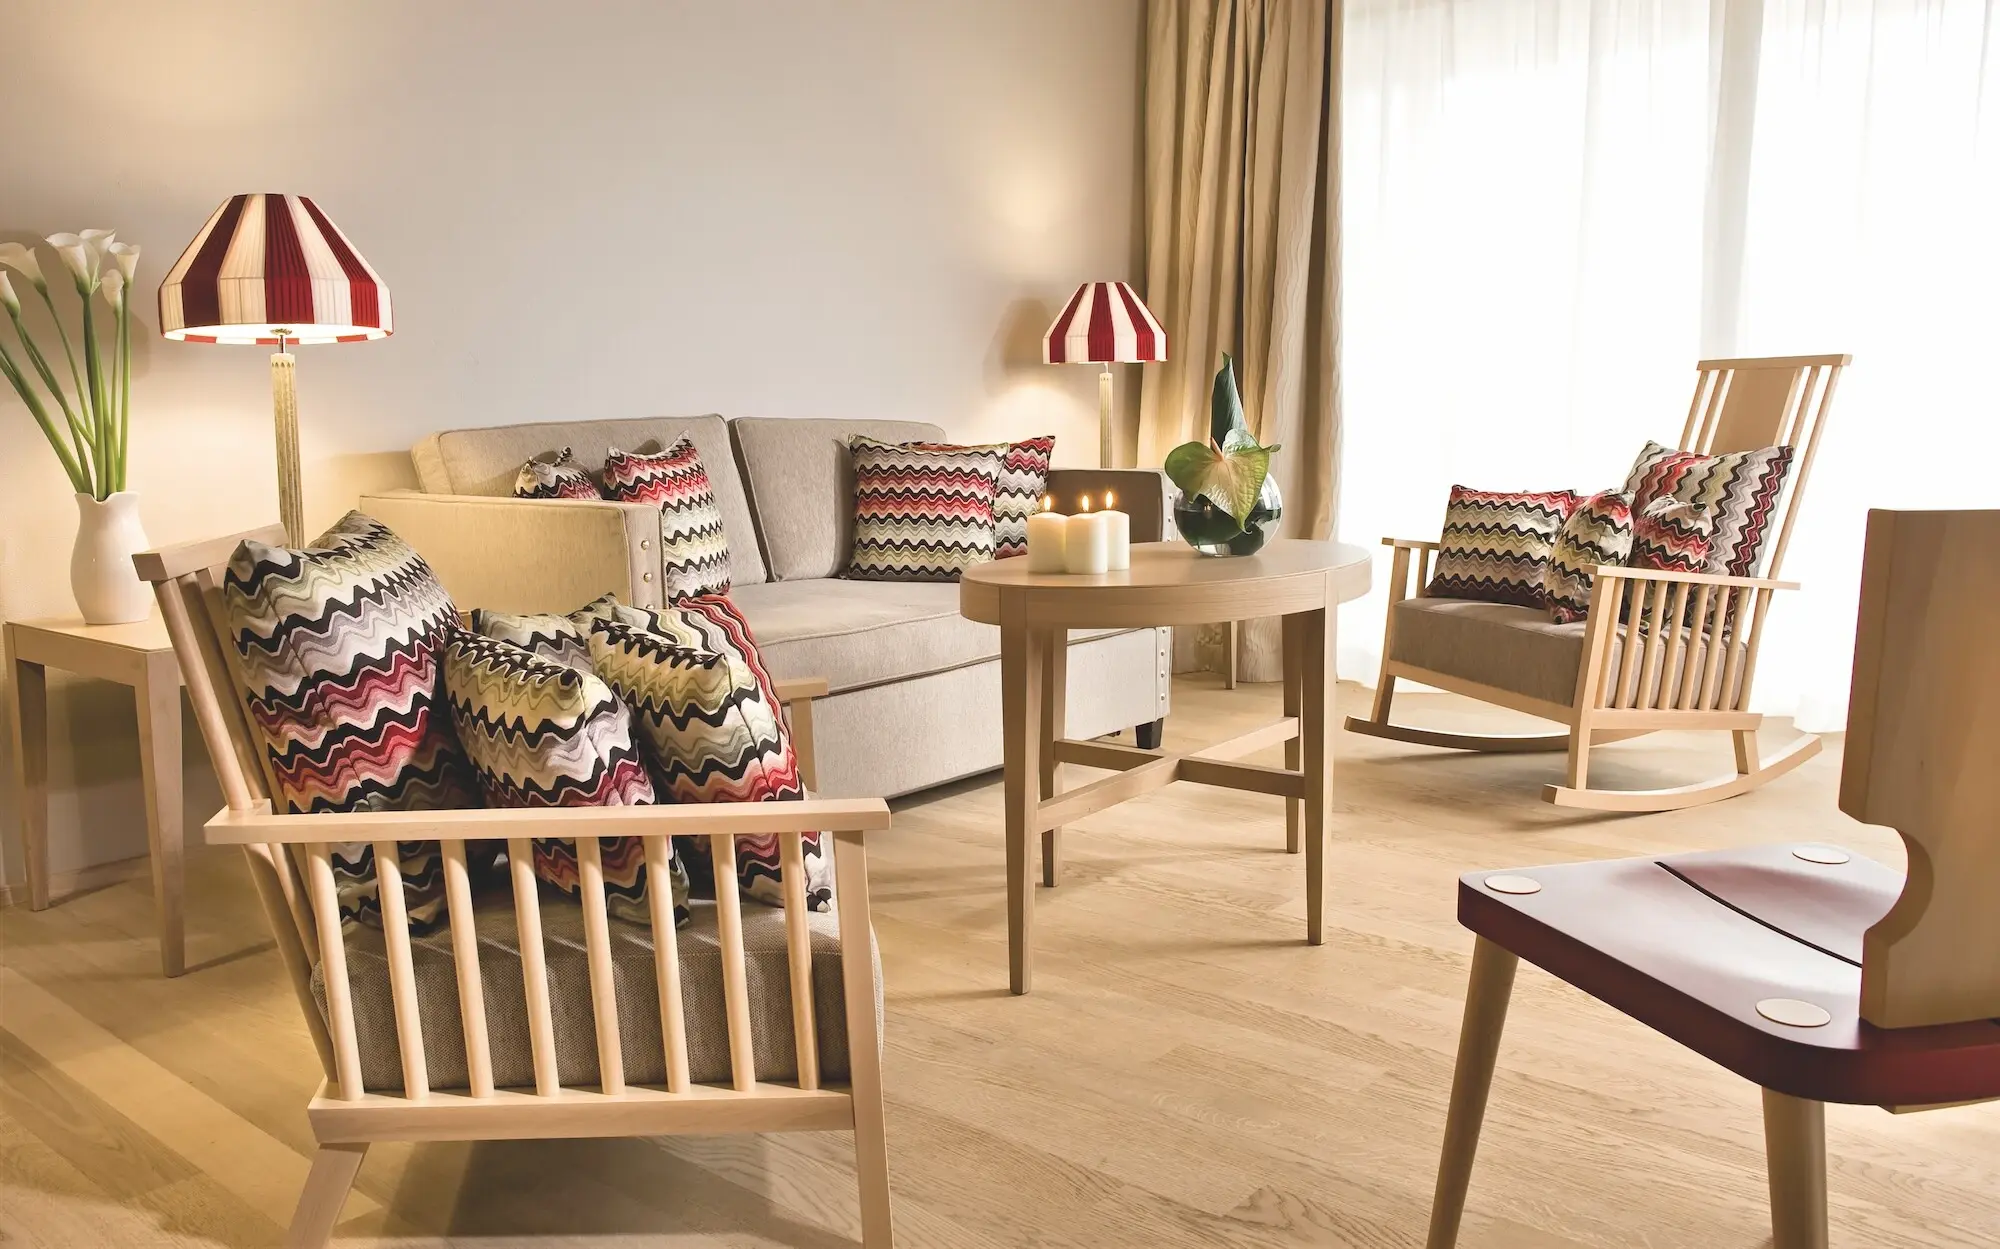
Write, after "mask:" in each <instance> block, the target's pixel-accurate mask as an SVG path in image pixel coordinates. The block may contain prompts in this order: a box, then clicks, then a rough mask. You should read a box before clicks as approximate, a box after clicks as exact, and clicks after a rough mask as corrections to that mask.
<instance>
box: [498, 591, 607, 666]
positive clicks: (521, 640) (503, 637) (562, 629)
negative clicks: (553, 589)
mask: <svg viewBox="0 0 2000 1249" xmlns="http://www.w3.org/2000/svg"><path fill="white" fill-rule="evenodd" d="M471 628H472V631H473V632H474V633H477V634H478V635H479V636H480V637H485V638H492V639H493V640H494V641H496V642H512V643H513V644H514V645H516V646H518V647H520V648H521V649H522V650H524V651H527V652H528V653H529V654H530V655H534V656H536V657H537V658H540V659H548V660H553V661H554V662H556V663H559V664H561V665H563V666H564V667H566V668H575V669H577V670H578V671H579V672H589V671H590V643H589V641H587V640H586V639H587V635H588V633H589V629H588V627H587V626H583V625H579V624H577V623H576V622H575V621H573V620H571V619H570V618H569V617H568V616H555V615H536V614H532V613H529V614H523V613H518V612H502V611H487V610H486V609H485V608H483V607H475V608H473V609H472V620H471Z"/></svg>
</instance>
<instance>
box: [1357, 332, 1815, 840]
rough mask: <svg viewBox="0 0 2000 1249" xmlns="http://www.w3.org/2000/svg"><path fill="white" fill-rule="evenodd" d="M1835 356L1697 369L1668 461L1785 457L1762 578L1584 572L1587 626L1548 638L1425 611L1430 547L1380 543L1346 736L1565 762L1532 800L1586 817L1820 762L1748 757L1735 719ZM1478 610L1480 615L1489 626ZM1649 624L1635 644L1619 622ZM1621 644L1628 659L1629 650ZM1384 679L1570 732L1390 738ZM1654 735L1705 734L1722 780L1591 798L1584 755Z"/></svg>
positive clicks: (1460, 614)
mask: <svg viewBox="0 0 2000 1249" xmlns="http://www.w3.org/2000/svg"><path fill="white" fill-rule="evenodd" d="M1850 358H1851V357H1848V356H1780V357H1771V358H1766V359H1744V360H1703V361H1701V362H1700V363H1699V364H1698V365H1697V366H1696V369H1697V373H1696V378H1695V388H1694V401H1693V403H1692V404H1690V405H1689V407H1688V417H1687V425H1686V427H1685V428H1684V429H1683V430H1682V433H1681V441H1680V446H1681V449H1683V450H1688V451H1699V452H1703V453H1705V454H1723V453H1726V452H1730V451H1743V450H1748V449H1752V448H1756V447H1767V446H1774V445H1783V446H1787V447H1792V448H1794V449H1795V452H1796V454H1795V457H1794V460H1793V464H1792V471H1791V478H1790V483H1789V486H1788V488H1787V489H1786V491H1785V492H1784V495H1783V497H1782V498H1781V499H1780V500H1779V502H1778V505H1777V509H1776V511H1775V512H1774V513H1773V515H1772V517H1771V525H1772V528H1773V529H1774V530H1775V532H1776V535H1777V536H1776V541H1775V543H1774V544H1773V546H1772V547H1771V548H1770V556H1769V559H1768V561H1767V562H1766V565H1765V567H1766V573H1765V575H1764V576H1761V577H1726V576H1713V575H1707V574H1699V573H1680V572H1655V571H1650V570H1647V569H1640V568H1627V567H1624V566H1622V565H1620V566H1603V567H1599V568H1597V569H1596V570H1595V580H1594V582H1593V585H1592V592H1591V600H1590V616H1589V619H1587V620H1584V621H1581V622H1578V623H1576V624H1570V625H1558V624H1554V623H1552V622H1550V620H1549V619H1548V616H1547V614H1546V613H1544V612H1541V611H1538V610H1537V609H1534V608H1525V607H1510V606H1507V605H1505V604H1470V605H1468V606H1469V607H1470V609H1471V610H1465V609H1462V608H1459V607H1458V606H1457V605H1458V604H1460V603H1461V602H1462V600H1442V599H1432V598H1429V597H1427V586H1428V585H1429V582H1430V579H1431V576H1430V574H1431V559H1432V555H1433V553H1434V552H1435V551H1436V550H1437V549H1438V544H1437V543H1435V542H1424V541H1417V540H1412V539H1404V538H1385V539H1383V544H1384V545H1385V546H1389V547H1393V548H1394V549H1395V552H1396V554H1395V562H1394V565H1393V569H1392V571H1391V573H1390V578H1389V616H1388V623H1387V626H1386V633H1385V636H1384V638H1383V643H1382V674H1381V677H1380V679H1379V680H1378V682H1377V683H1376V686H1375V705H1374V709H1373V711H1372V712H1371V714H1370V715H1369V716H1368V717H1367V718H1366V719H1364V718H1362V717H1360V716H1350V717H1348V719H1347V728H1348V730H1349V731H1350V732H1354V733H1367V734H1369V735H1370V736H1373V737H1386V738H1390V739H1392V740H1394V741H1401V742H1412V743H1415V744H1418V745H1424V746H1450V747H1455V748H1457V749H1460V750H1481V751H1557V750H1567V751H1568V752H1569V769H1568V775H1567V777H1566V778H1565V781H1564V783H1563V784H1561V785H1548V786H1545V787H1544V788H1543V790H1542V798H1543V800H1544V801H1547V802H1552V803H1554V804H1556V805H1557V806H1565V807H1591V808H1595V809H1597V810H1601V811H1667V810H1673V809H1675V808H1679V807H1691V806H1697V805H1700V804H1702V803H1706V802H1714V801H1716V800H1718V799H1722V798H1731V797H1734V796H1736V795H1737V794H1741V793H1747V792H1748V791H1750V790H1752V789H1755V788H1757V787H1758V786H1760V785H1762V784H1764V783H1765V782H1766V781H1769V780H1771V779H1772V778H1774V777H1777V776H1780V775H1782V774H1784V773H1786V772H1789V771H1790V770H1792V769H1793V768H1795V767H1797V766H1798V765H1799V764H1801V763H1803V762H1805V761H1806V760H1807V759H1810V758H1812V757H1813V756H1814V755H1816V754H1818V753H1819V748H1820V742H1819V738H1817V737H1815V736H1813V735H1811V734H1801V735H1800V736H1799V737H1798V738H1797V739H1796V740H1794V741H1793V742H1791V743H1790V744H1789V745H1787V746H1785V747H1784V748H1783V749H1781V750H1779V751H1778V752H1777V753H1776V754H1773V755H1770V756H1766V757H1763V758H1759V757H1758V753H1757V729H1758V726H1759V725H1761V724H1762V723H1763V717H1762V716H1761V715H1759V714H1757V713H1756V712H1753V711H1751V710H1750V692H1751V687H1752V683H1753V682H1754V680H1755V679H1756V675H1757V649H1758V645H1759V644H1760V642H1761V641H1762V639H1763V632H1764V619H1765V616H1766V615H1767V613H1769V611H1770V609H1771V601H1772V597H1773V595H1775V594H1776V593H1777V592H1778V591H1779V590H1794V589H1797V588H1798V586H1797V583H1795V582H1789V581H1780V580H1778V579H1777V578H1778V575H1779V569H1780V568H1781V567H1782V566H1783V564H1784V560H1785V547H1786V546H1787V544H1789V543H1790V541H1791V536H1792V525H1793V523H1794V522H1795V521H1796V520H1797V519H1798V513H1799V503H1800V500H1801V499H1803V497H1804V496H1805V490H1806V483H1807V480H1808V478H1809V477H1810V476H1811V474H1812V464H1813V454H1814V452H1815V451H1816V450H1817V449H1818V447H1819V438H1820V434H1821V433H1822V432H1823V431H1824V429H1825V426H1826V415H1827V409H1828V408H1829V407H1830V406H1831V404H1832V402H1833V392H1834V387H1835V386H1836V384H1837V383H1838V382H1839V380H1840V373H1841V370H1842V369H1843V368H1845V367H1846V365H1847V362H1848V360H1849V359H1850ZM1489 609H1490V610H1489ZM1636 620H1646V621H1663V622H1667V623H1666V624H1665V626H1664V627H1648V628H1646V629H1644V630H1641V631H1638V632H1637V634H1636V636H1635V632H1634V630H1633V629H1632V628H1631V627H1630V626H1629V625H1627V624H1623V623H1621V621H1636ZM1628 643H1629V644H1628ZM1398 678H1407V679H1409V680H1412V681H1420V682H1422V683H1423V684H1425V685H1431V686H1435V687H1437V688H1439V689H1443V690H1449V691H1451V692H1452V693H1454V694H1464V695H1466V696H1467V697H1470V698H1477V699H1479V700H1481V701H1482V702H1489V703H1494V704H1497V705H1499V706H1502V707H1510V708H1512V709H1514V710H1516V711H1524V712H1527V713H1528V714H1529V715H1533V716H1540V717H1541V718H1542V719H1545V720H1554V721H1556V722H1557V723H1559V724H1566V725H1568V726H1569V731H1568V732H1567V733H1555V734H1528V735H1519V736H1475V735H1470V734H1464V733H1448V732H1443V731H1440V730H1436V729H1422V728H1413V727H1409V726H1406V725H1400V724H1391V723H1390V722H1389V712H1390V707H1391V704H1392V702H1393V701H1394V698H1395V693H1396V681H1397V679H1398ZM1667 729H1720V730H1726V731H1728V732H1729V733H1730V735H1731V736H1732V738H1733V739H1734V743H1735V747H1736V772H1735V774H1734V775H1731V776H1725V777H1722V778H1720V779H1718V780H1714V781H1707V782H1703V783H1700V784H1694V785H1683V786H1679V787H1677V788H1671V789H1655V790H1608V789H1596V788H1592V787H1591V786H1590V784H1589V777H1590V748H1591V747H1592V746H1593V745H1601V744H1604V743H1607V742H1614V741H1619V740H1621V739H1624V738H1628V737H1638V736H1641V735H1643V734H1646V733H1653V732H1659V731H1661V730H1667Z"/></svg>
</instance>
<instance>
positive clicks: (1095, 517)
mask: <svg viewBox="0 0 2000 1249" xmlns="http://www.w3.org/2000/svg"><path fill="white" fill-rule="evenodd" d="M1110 564H1111V526H1110V525H1109V524H1108V523H1107V522H1106V521H1105V519H1104V517H1103V516H1102V515H1101V514H1099V513H1096V512H1092V511H1091V510H1090V496H1089V495H1084V496H1083V506H1082V507H1081V509H1080V510H1078V512H1077V514H1076V515H1074V516H1072V517H1070V518H1069V520H1068V521H1067V522H1066V523H1065V524H1064V526H1063V569H1064V571H1066V572H1075V573H1097V572H1103V571H1105V569H1106V568H1108V567H1109V566H1110Z"/></svg>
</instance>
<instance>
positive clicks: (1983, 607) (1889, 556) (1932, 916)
mask: <svg viewBox="0 0 2000 1249" xmlns="http://www.w3.org/2000/svg"><path fill="white" fill-rule="evenodd" d="M1996 614H2000V511H1962V512H1892V511H1874V512H1870V513H1869V516H1868V546H1867V555H1866V557H1865V559H1864V562H1863V564H1862V570H1861V612H1860V617H1859V621H1858V623H1857V626H1856V630H1855V638H1854V680H1853V686H1852V690H1851V693H1850V696H1849V702H1848V711H1847V753H1846V759H1845V761H1844V763H1843V764H1842V767H1841V774H1840V809H1841V810H1843V811H1845V812H1847V814H1849V815H1851V816H1853V817H1854V818H1855V819H1857V820H1860V821H1861V822H1863V823H1864V824H1885V825H1888V826H1889V827H1891V828H1894V829H1895V830H1896V831H1897V833H1898V834H1900V835H1901V836H1902V839H1903V844H1904V845H1905V846H1906V847H1907V848H1908V850H1909V860H1910V862H1909V874H1908V877H1907V879H1906V881H1905V883H1904V885H1903V893H1902V896H1901V897H1900V898H1899V899H1898V900H1897V902H1896V905H1895V907H1894V908H1893V909H1891V910H1890V911H1889V913H1888V914H1887V915H1886V916H1884V917H1883V918H1882V920H1881V922H1879V923H1877V924H1876V925H1875V926H1874V927H1873V928H1871V929H1869V930H1868V935H1867V938H1866V941H1865V942H1864V944H1863V948H1862V949H1863V952H1862V967H1861V1015H1862V1018H1864V1019H1866V1020H1868V1021H1869V1022H1870V1023H1872V1024H1875V1025H1877V1026H1878V1027H1884V1028H1904V1027H1915V1026H1920V1025H1925V1024H1939V1023H1959V1022H1964V1021H1967V1020H1976V1019H2000V902H1996V899H2000V648H1996V647H1995V646H1994V644H1993V621H1994V619H1995V616H1996Z"/></svg>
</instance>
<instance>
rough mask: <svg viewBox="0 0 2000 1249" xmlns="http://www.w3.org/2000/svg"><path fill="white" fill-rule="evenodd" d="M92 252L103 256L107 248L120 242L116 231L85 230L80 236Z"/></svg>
mask: <svg viewBox="0 0 2000 1249" xmlns="http://www.w3.org/2000/svg"><path fill="white" fill-rule="evenodd" d="M78 237H79V238H81V239H82V240H83V241H84V244H85V245H86V246H88V247H89V248H90V250H92V251H94V252H96V253H97V254H98V255H100V256H102V255H103V254H104V251H105V249H106V248H108V247H110V246H111V245H112V244H113V243H115V242H117V241H118V231H116V230H85V231H84V232H83V233H82V234H81V235H79V236H78Z"/></svg>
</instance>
